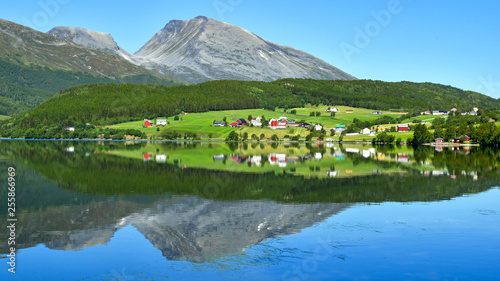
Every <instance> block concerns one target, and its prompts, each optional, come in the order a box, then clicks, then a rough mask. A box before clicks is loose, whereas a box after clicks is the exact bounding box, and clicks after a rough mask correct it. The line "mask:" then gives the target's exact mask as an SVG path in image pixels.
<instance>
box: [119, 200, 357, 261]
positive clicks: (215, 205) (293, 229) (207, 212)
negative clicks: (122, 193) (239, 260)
mask: <svg viewBox="0 0 500 281" xmlns="http://www.w3.org/2000/svg"><path fill="white" fill-rule="evenodd" d="M348 206H349V204H337V203H320V204H306V205H286V204H279V203H276V202H272V201H239V202H225V201H223V202H221V201H212V200H205V199H200V198H196V197H178V198H176V199H174V200H173V201H171V202H168V203H164V204H158V205H157V207H156V209H147V210H145V211H143V212H140V213H136V214H133V215H131V216H129V217H127V218H125V221H126V223H131V224H132V225H134V226H135V227H136V228H137V229H138V230H139V231H140V232H141V233H143V234H144V236H145V237H146V238H147V239H149V241H151V243H152V244H153V245H154V246H155V247H156V248H158V249H160V250H161V251H162V253H163V255H164V256H165V257H167V258H168V259H172V260H188V261H195V262H201V261H206V260H209V259H211V258H217V257H220V256H229V255H233V254H237V253H239V252H241V251H243V250H244V249H246V248H248V247H250V246H253V245H256V244H258V243H260V242H262V241H264V240H266V239H268V238H271V237H275V236H277V235H288V234H292V233H297V232H300V231H301V229H303V228H306V227H309V226H312V225H313V224H315V223H317V222H320V221H323V220H324V219H326V218H328V217H330V216H332V215H334V214H336V213H338V212H339V211H341V210H343V209H345V208H347V207H348Z"/></svg>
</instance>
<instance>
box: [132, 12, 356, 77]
mask: <svg viewBox="0 0 500 281" xmlns="http://www.w3.org/2000/svg"><path fill="white" fill-rule="evenodd" d="M135 55H136V56H137V57H139V58H140V59H142V60H143V61H146V63H144V64H143V66H145V67H147V68H150V69H155V70H157V71H160V72H162V73H163V74H166V75H170V76H175V77H176V78H178V79H182V80H187V81H188V82H193V83H197V82H203V81H208V80H220V79H235V80H260V81H273V80H276V79H280V78H313V79H356V78H355V77H353V76H351V75H349V74H347V73H345V72H343V71H341V70H340V69H338V68H336V67H333V66H331V65H329V64H327V63H326V62H324V61H322V60H320V59H318V58H316V57H313V56H311V55H309V54H307V53H305V52H302V51H299V50H297V49H294V48H292V47H286V46H282V45H279V44H276V43H273V42H270V41H267V40H265V39H263V38H261V37H259V36H257V35H255V34H253V33H251V32H249V31H247V30H245V29H243V28H240V27H237V26H234V25H230V24H226V23H223V22H220V21H217V20H214V19H210V18H207V17H197V18H195V19H192V20H189V21H180V20H173V21H171V22H169V23H168V24H167V25H166V26H165V28H163V29H162V30H160V31H159V32H158V33H157V34H156V35H155V36H153V38H152V39H151V40H150V41H149V42H147V43H146V45H144V46H143V47H142V48H141V49H140V50H139V51H137V52H136V53H135Z"/></svg>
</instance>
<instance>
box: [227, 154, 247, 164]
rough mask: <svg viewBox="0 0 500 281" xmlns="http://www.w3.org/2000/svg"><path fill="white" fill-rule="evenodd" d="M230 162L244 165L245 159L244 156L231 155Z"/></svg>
mask: <svg viewBox="0 0 500 281" xmlns="http://www.w3.org/2000/svg"><path fill="white" fill-rule="evenodd" d="M231 160H233V161H234V162H236V163H239V164H243V163H246V161H247V158H246V157H245V156H240V155H238V154H231Z"/></svg>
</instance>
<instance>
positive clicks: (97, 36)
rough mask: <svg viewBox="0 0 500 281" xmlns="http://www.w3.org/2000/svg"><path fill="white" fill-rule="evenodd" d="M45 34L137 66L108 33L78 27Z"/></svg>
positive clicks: (59, 29)
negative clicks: (121, 58)
mask: <svg viewBox="0 0 500 281" xmlns="http://www.w3.org/2000/svg"><path fill="white" fill-rule="evenodd" d="M47 34H49V35H52V36H55V37H59V38H61V39H65V40H68V41H71V42H73V43H76V44H78V45H81V46H84V47H87V48H90V49H94V50H99V51H102V52H105V53H110V54H115V55H119V56H121V57H123V58H124V59H126V60H127V61H129V62H132V63H134V64H137V62H136V61H135V60H134V58H133V57H134V56H133V55H131V54H130V53H128V52H127V51H125V50H123V49H122V48H120V47H119V46H118V44H117V43H116V42H115V39H114V38H113V37H112V36H111V34H109V33H103V32H97V31H92V30H87V29H84V28H80V27H67V26H58V27H54V28H52V29H51V30H49V31H48V32H47Z"/></svg>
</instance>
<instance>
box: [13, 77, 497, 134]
mask: <svg viewBox="0 0 500 281" xmlns="http://www.w3.org/2000/svg"><path fill="white" fill-rule="evenodd" d="M306 103H311V104H316V105H318V104H320V103H321V104H325V105H332V106H335V105H347V106H354V107H364V108H371V109H376V110H388V109H401V110H405V111H422V110H427V109H429V108H433V109H443V110H449V109H451V108H452V107H456V108H457V109H459V110H462V111H464V110H470V109H471V108H472V107H473V106H477V107H479V108H481V109H494V108H495V107H497V106H498V105H499V102H498V100H496V99H493V98H490V97H488V96H485V95H482V94H479V93H475V92H468V91H462V90H460V89H457V88H453V87H450V86H443V85H438V84H431V83H410V82H399V83H390V82H381V81H371V80H354V81H343V80H335V81H326V80H312V79H285V80H278V81H274V82H245V81H229V80H221V81H210V82H205V83H201V84H197V85H190V86H173V87H166V86H162V85H116V84H94V85H83V86H78V87H73V88H70V89H67V90H65V91H62V92H61V94H59V95H57V96H55V97H53V98H51V99H49V100H48V101H46V102H44V103H42V104H41V105H40V106H38V107H37V108H35V109H34V110H33V111H32V112H30V113H29V114H28V115H27V116H21V117H18V118H15V120H12V119H11V120H9V121H8V122H15V123H16V124H18V125H20V126H21V127H22V128H33V127H37V126H40V125H46V126H53V125H67V124H68V122H72V123H82V122H89V123H93V124H112V123H120V122H124V121H130V120H139V119H142V118H155V117H158V116H173V115H174V114H177V113H179V112H180V111H187V112H205V111H215V110H227V109H249V108H267V109H271V110H274V109H275V108H276V107H282V108H293V107H302V106H304V105H305V104H306ZM5 123H6V122H4V124H5Z"/></svg>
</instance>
